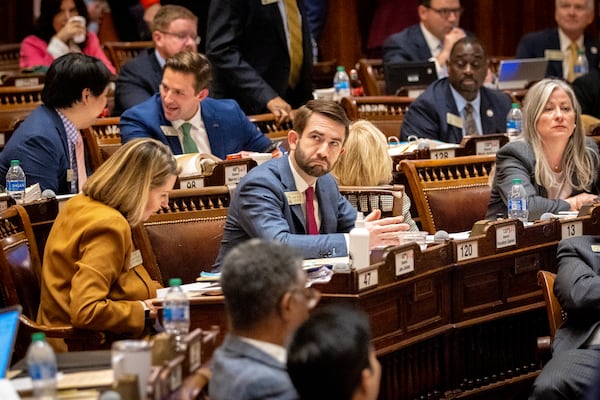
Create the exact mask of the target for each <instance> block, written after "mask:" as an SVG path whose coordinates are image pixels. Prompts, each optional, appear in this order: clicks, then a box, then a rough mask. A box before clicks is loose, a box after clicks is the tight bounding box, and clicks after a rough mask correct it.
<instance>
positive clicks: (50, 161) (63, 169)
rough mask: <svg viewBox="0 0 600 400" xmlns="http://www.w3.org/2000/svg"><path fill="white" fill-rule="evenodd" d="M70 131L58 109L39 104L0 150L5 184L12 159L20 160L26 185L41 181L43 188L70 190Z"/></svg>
mask: <svg viewBox="0 0 600 400" xmlns="http://www.w3.org/2000/svg"><path fill="white" fill-rule="evenodd" d="M68 149H69V147H68V142H67V132H66V130H65V127H64V125H63V123H62V120H61V119H60V116H59V115H58V113H57V112H56V111H55V110H54V109H52V108H50V107H46V106H44V105H42V106H39V107H38V108H36V109H35V110H33V112H32V113H31V114H30V115H29V116H28V117H27V119H25V121H23V123H21V125H20V126H19V127H18V128H17V130H16V131H15V132H14V133H13V134H12V136H11V138H10V140H9V141H8V143H7V144H6V146H5V147H4V150H2V152H1V153H0V184H2V185H3V186H6V171H7V170H8V168H10V160H20V161H21V167H22V168H23V171H25V176H26V179H27V186H31V185H33V184H35V183H39V184H40V187H41V189H42V190H45V189H52V190H53V191H54V193H56V194H67V193H71V182H67V169H69V168H70V166H71V164H70V160H69V150H68Z"/></svg>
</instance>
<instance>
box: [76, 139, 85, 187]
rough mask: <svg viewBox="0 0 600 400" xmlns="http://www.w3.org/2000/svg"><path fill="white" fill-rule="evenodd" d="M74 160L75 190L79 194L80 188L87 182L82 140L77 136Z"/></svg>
mask: <svg viewBox="0 0 600 400" xmlns="http://www.w3.org/2000/svg"><path fill="white" fill-rule="evenodd" d="M75 160H76V162H77V188H78V189H79V191H80V192H81V188H83V185H84V184H85V182H86V181H87V172H86V170H85V153H84V151H83V139H82V138H81V135H77V141H76V142H75Z"/></svg>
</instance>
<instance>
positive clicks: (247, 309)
mask: <svg viewBox="0 0 600 400" xmlns="http://www.w3.org/2000/svg"><path fill="white" fill-rule="evenodd" d="M301 277H302V259H301V258H300V257H299V256H298V255H297V254H296V253H295V252H294V251H293V250H292V249H291V248H290V247H288V246H286V245H283V244H280V243H277V242H272V241H266V240H262V239H250V240H248V241H246V242H244V243H241V244H239V245H238V246H236V247H234V248H233V249H232V250H231V251H230V252H229V253H228V254H227V256H226V257H225V258H224V260H223V264H222V267H221V287H222V289H223V294H224V295H225V305H226V307H227V311H228V312H229V316H230V318H231V324H232V326H233V330H234V331H239V330H244V331H245V330H249V329H252V328H254V327H255V326H258V325H260V323H261V322H262V321H264V320H266V319H267V318H270V317H272V316H274V315H278V314H279V305H280V302H281V299H282V298H283V296H284V294H285V293H286V292H288V291H289V290H291V289H293V288H294V287H295V286H298V285H299V282H300V280H301Z"/></svg>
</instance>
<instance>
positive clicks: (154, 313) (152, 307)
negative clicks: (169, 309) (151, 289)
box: [144, 299, 158, 319]
mask: <svg viewBox="0 0 600 400" xmlns="http://www.w3.org/2000/svg"><path fill="white" fill-rule="evenodd" d="M155 301H156V299H147V300H144V303H146V306H147V307H148V309H149V310H150V318H152V319H154V318H156V317H157V316H158V308H156V306H155V305H154V302H155Z"/></svg>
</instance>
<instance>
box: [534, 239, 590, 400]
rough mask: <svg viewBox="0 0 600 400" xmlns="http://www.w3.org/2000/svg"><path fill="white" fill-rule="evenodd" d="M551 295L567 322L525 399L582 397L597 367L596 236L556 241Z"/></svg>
mask: <svg viewBox="0 0 600 400" xmlns="http://www.w3.org/2000/svg"><path fill="white" fill-rule="evenodd" d="M557 259H558V272H557V274H556V279H555V281H554V294H555V295H556V298H557V299H558V302H559V303H560V305H561V307H562V308H563V310H564V311H566V312H567V316H568V317H567V320H566V321H565V322H564V323H563V324H562V325H561V326H560V328H558V330H557V331H556V334H555V335H554V339H553V341H552V347H553V354H552V359H550V361H549V362H548V363H547V364H546V365H545V366H544V369H543V370H542V372H541V373H540V375H539V376H538V378H537V379H536V380H535V382H534V385H533V387H532V389H531V394H530V397H529V398H530V399H532V400H534V399H540V400H553V399H582V398H584V395H585V394H586V392H587V390H588V387H590V385H591V384H592V383H593V382H594V381H595V380H596V378H597V376H598V372H597V370H596V368H597V367H598V365H600V237H598V236H581V237H574V238H569V239H565V240H563V241H561V242H560V244H559V245H558V251H557Z"/></svg>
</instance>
